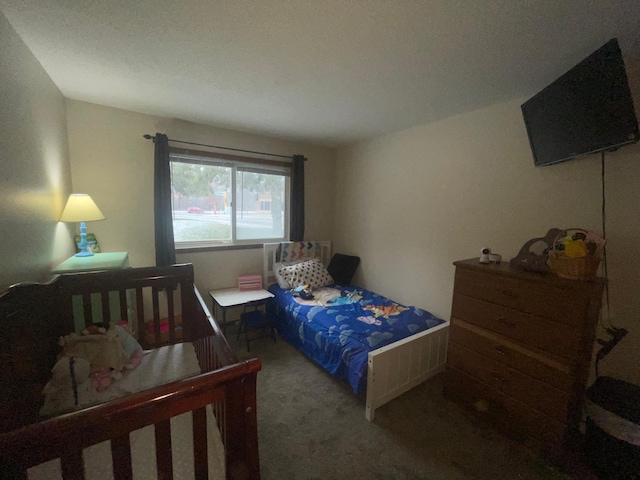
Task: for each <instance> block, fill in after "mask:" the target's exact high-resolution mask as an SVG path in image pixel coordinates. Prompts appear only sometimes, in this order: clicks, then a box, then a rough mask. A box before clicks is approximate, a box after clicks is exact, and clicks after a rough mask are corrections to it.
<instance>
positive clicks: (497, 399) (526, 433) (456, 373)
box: [444, 366, 566, 449]
mask: <svg viewBox="0 0 640 480" xmlns="http://www.w3.org/2000/svg"><path fill="white" fill-rule="evenodd" d="M444 394H445V395H446V396H447V398H449V399H451V400H453V401H455V402H456V403H458V404H460V405H461V406H462V407H464V408H466V409H467V410H470V411H473V412H474V413H475V414H476V415H477V416H479V417H480V418H482V419H484V420H485V421H487V422H490V423H492V424H494V425H497V426H499V427H500V428H501V429H502V430H505V431H506V432H508V433H510V434H512V435H514V436H516V437H518V438H521V439H525V438H526V437H532V438H534V439H537V440H539V441H541V442H544V443H545V444H546V446H547V447H548V448H551V449H553V448H557V447H559V446H561V445H562V443H563V441H564V435H565V430H566V425H565V424H564V423H562V422H558V421H556V420H554V419H553V418H550V417H548V416H547V415H544V414H543V413H541V412H539V411H537V410H535V409H533V408H530V407H528V406H527V405H525V404H524V403H521V402H519V401H517V400H514V399H512V398H510V397H509V396H507V395H505V394H504V393H501V392H499V391H497V390H495V389H493V388H491V387H489V386H487V385H484V384H483V383H481V382H478V381H477V380H475V379H473V378H472V377H470V376H468V375H466V374H465V373H463V372H461V371H460V370H458V369H456V368H453V367H450V366H448V367H447V370H446V373H445V383H444Z"/></svg>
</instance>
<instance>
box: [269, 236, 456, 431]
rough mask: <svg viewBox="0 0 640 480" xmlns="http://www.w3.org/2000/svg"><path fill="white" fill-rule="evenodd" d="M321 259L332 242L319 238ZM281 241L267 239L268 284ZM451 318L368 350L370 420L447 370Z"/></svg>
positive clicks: (367, 413)
mask: <svg viewBox="0 0 640 480" xmlns="http://www.w3.org/2000/svg"><path fill="white" fill-rule="evenodd" d="M312 243H319V244H320V247H321V248H320V250H321V260H322V263H324V265H325V266H326V265H327V264H328V263H329V260H330V259H331V242H329V241H319V242H315V241H313V242H312ZM279 245H280V244H279V243H265V244H264V252H263V253H264V256H263V270H264V271H263V278H264V281H265V288H266V287H267V286H268V285H271V284H272V283H274V281H275V277H274V275H273V264H274V263H275V262H276V255H277V252H278V248H279ZM448 338H449V322H445V323H443V324H440V325H438V326H436V327H433V328H430V329H429V330H426V331H424V332H420V333H418V334H415V335H412V336H410V337H407V338H405V339H402V340H399V341H397V342H394V343H392V344H390V345H387V346H385V347H381V348H378V349H377V350H374V351H372V352H369V356H368V367H367V393H366V408H365V417H366V418H367V420H369V421H370V422H371V421H373V419H374V417H375V411H376V409H377V408H379V407H381V406H382V405H384V404H385V403H387V402H389V401H391V400H393V399H394V398H396V397H398V396H400V395H402V394H403V393H405V392H407V391H409V390H411V389H412V388H413V387H415V386H417V385H419V384H420V383H422V382H424V381H425V380H427V379H429V378H431V377H433V376H434V375H436V374H438V373H440V372H442V371H444V366H445V363H446V361H447V341H448Z"/></svg>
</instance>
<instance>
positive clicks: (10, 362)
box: [0, 264, 261, 479]
mask: <svg viewBox="0 0 640 480" xmlns="http://www.w3.org/2000/svg"><path fill="white" fill-rule="evenodd" d="M193 279H194V274H193V266H192V265H190V264H184V265H173V266H169V267H149V268H131V269H127V270H117V271H104V272H90V273H77V274H63V275H60V276H58V277H56V278H54V279H53V280H52V281H51V282H49V283H44V284H39V283H28V284H26V283H25V284H17V285H14V286H12V287H10V288H9V289H8V290H7V291H5V292H4V293H3V294H2V295H1V296H0V322H1V324H2V329H3V335H2V336H1V338H0V355H1V356H2V365H3V373H2V377H1V380H0V422H1V423H0V472H3V475H5V477H3V478H28V473H27V469H29V468H30V467H33V466H36V465H40V464H42V463H44V462H48V461H50V460H53V459H58V458H59V459H60V470H61V474H62V477H63V478H65V479H71V478H73V479H76V478H80V479H81V478H85V473H84V471H85V465H84V459H83V450H84V449H85V448H87V447H89V446H92V445H95V444H98V443H100V442H104V441H105V440H110V449H111V460H112V466H113V478H116V479H124V478H132V456H131V448H130V444H129V438H130V432H133V431H134V430H137V429H140V428H142V427H145V426H148V425H152V426H154V427H153V428H154V429H155V451H156V468H157V473H158V475H157V476H158V478H173V464H172V456H171V449H172V444H171V430H170V419H171V418H172V417H175V416H177V415H180V414H183V413H185V412H191V415H192V425H193V472H194V474H195V478H198V479H201V478H208V476H207V474H208V463H207V462H208V460H207V441H206V439H207V429H211V428H214V429H215V428H216V427H217V429H218V430H219V432H220V437H221V439H222V444H223V445H224V458H225V466H226V469H225V471H226V478H233V479H236V478H238V479H245V478H246V479H259V478H260V468H259V459H258V439H257V422H256V376H257V372H258V371H259V370H260V368H261V365H260V362H259V361H258V360H257V359H253V360H248V361H244V362H238V360H237V359H236V357H235V356H234V355H233V353H232V352H231V349H230V348H229V345H228V343H227V341H226V339H225V337H224V335H223V334H222V332H221V330H220V329H219V327H218V325H217V324H216V322H215V321H214V319H213V318H212V317H211V315H210V314H209V311H208V309H207V307H206V305H205V303H204V301H203V299H202V297H201V296H200V294H199V292H198V290H197V289H196V288H195V285H194V283H193V281H194V280H193ZM110 292H111V293H110ZM114 305H115V306H114ZM78 311H80V315H81V318H80V322H84V324H85V325H90V324H95V319H96V317H101V318H102V319H103V320H102V324H104V326H108V322H109V320H114V319H118V318H121V319H127V318H128V319H129V320H130V323H131V324H132V325H135V331H136V332H137V338H138V341H139V342H140V344H141V345H142V347H143V348H144V349H153V348H158V347H161V346H163V345H169V344H176V343H180V342H192V344H193V346H194V349H195V352H196V356H197V361H198V363H199V365H200V370H201V372H202V373H201V374H199V375H196V376H192V377H190V378H186V379H182V380H178V381H174V382H172V383H169V384H165V385H160V386H157V387H153V388H151V389H148V390H144V391H141V392H138V393H134V394H132V395H128V396H125V397H122V398H119V399H116V400H112V401H109V402H107V403H103V404H99V405H96V406H92V407H89V408H85V409H82V410H78V411H75V412H72V413H67V414H64V415H60V416H57V417H54V418H51V419H47V420H42V419H41V418H39V417H38V410H39V407H40V405H41V402H42V398H41V390H42V387H43V386H44V385H45V383H46V382H47V381H48V379H49V378H50V376H51V368H52V366H53V365H54V364H55V362H56V357H57V355H58V353H59V351H60V347H59V346H58V343H57V342H58V339H59V337H60V336H62V335H66V334H68V333H69V332H71V331H74V329H76V330H77V324H78ZM74 315H75V319H74ZM132 317H133V318H132ZM208 405H210V406H211V407H212V409H213V413H214V415H215V419H216V421H215V422H212V423H214V424H213V425H212V424H210V423H208V422H207V421H206V416H207V413H206V412H207V406H208ZM215 423H217V425H215ZM7 475H8V477H6V476H7Z"/></svg>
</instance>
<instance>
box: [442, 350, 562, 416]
mask: <svg viewBox="0 0 640 480" xmlns="http://www.w3.org/2000/svg"><path fill="white" fill-rule="evenodd" d="M447 364H448V365H450V366H452V367H455V368H457V369H458V370H461V371H463V372H464V373H466V374H468V375H470V376H471V377H473V378H475V379H476V380H479V381H481V382H482V383H484V384H485V385H488V386H490V387H492V388H494V389H495V390H498V391H499V392H502V393H504V394H505V395H508V396H510V397H511V398H514V399H516V400H519V401H521V402H522V403H524V404H527V405H528V406H530V407H532V408H534V409H536V410H539V411H541V412H542V413H544V414H545V415H548V416H550V417H552V418H554V419H556V420H558V421H559V422H564V423H566V422H567V415H568V412H569V402H570V396H569V394H568V393H567V392H563V391H561V390H558V389H557V388H555V387H552V386H550V385H547V384H546V383H543V382H540V381H539V380H536V379H535V378H532V377H530V376H528V375H526V374H524V373H522V372H520V371H518V370H515V369H513V368H511V367H508V366H507V365H505V364H503V363H499V362H496V361H495V360H492V359H491V358H488V357H485V356H483V355H480V354H478V353H476V352H474V351H473V350H469V349H468V348H465V347H463V346H460V345H458V344H456V343H453V342H449V349H448V351H447Z"/></svg>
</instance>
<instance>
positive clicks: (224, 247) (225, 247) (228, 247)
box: [175, 243, 263, 255]
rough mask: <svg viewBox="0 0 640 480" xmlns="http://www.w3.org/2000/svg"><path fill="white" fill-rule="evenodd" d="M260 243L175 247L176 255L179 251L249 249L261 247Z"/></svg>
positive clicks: (198, 251) (197, 251)
mask: <svg viewBox="0 0 640 480" xmlns="http://www.w3.org/2000/svg"><path fill="white" fill-rule="evenodd" d="M262 245H263V244H262V243H251V244H247V245H207V246H206V247H181V248H176V250H175V252H176V255H180V254H181V253H200V252H223V251H225V250H250V249H258V248H260V249H262Z"/></svg>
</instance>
